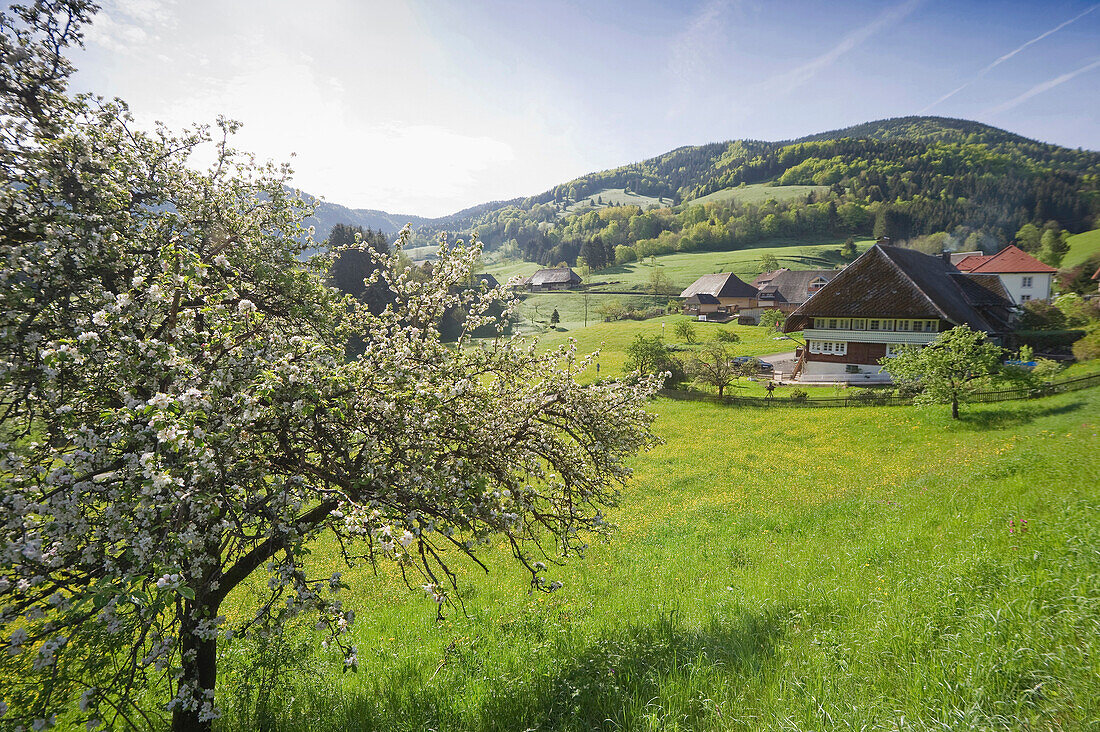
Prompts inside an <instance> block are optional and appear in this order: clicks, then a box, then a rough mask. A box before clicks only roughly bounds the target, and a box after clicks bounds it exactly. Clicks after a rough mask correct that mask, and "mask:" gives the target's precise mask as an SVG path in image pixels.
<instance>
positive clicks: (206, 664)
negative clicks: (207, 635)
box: [172, 603, 218, 732]
mask: <svg viewBox="0 0 1100 732" xmlns="http://www.w3.org/2000/svg"><path fill="white" fill-rule="evenodd" d="M216 610H217V609H216V608H214V611H215V612H214V613H211V614H210V617H213V615H214V614H216ZM194 617H195V612H194V608H193V606H191V605H190V603H189V606H188V609H187V619H186V620H184V621H183V626H182V627H181V628H180V648H181V651H182V656H183V662H182V669H183V676H182V677H181V679H180V683H185V684H188V685H189V686H190V687H191V688H192V689H193V690H196V691H194V695H193V696H192V700H193V701H194V702H196V703H195V704H194V705H193V706H194V707H195V708H193V709H184V708H183V707H182V706H177V707H176V708H175V709H173V710H172V732H211V730H212V729H213V726H214V720H213V719H203V717H204V716H209V715H204V714H203V711H204V710H203V707H204V706H206V705H207V704H209V705H210V707H213V704H214V697H213V695H212V694H211V695H210V696H206V695H205V694H204V693H203V692H204V691H205V690H210V691H211V692H213V691H214V689H215V685H216V683H217V679H218V641H217V639H214V638H211V639H209V640H207V639H204V638H199V637H198V636H197V635H195V632H194V631H195V629H196V625H197V622H198V621H197V620H194V619H193V618H194Z"/></svg>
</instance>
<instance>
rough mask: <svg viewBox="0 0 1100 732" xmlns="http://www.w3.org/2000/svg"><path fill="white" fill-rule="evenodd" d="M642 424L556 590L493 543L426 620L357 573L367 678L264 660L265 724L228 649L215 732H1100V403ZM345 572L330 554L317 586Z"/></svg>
mask: <svg viewBox="0 0 1100 732" xmlns="http://www.w3.org/2000/svg"><path fill="white" fill-rule="evenodd" d="M653 409H654V411H655V412H656V414H657V415H658V421H657V423H656V430H657V432H658V433H659V434H660V435H661V437H662V438H663V439H664V441H665V442H664V444H663V445H661V446H659V447H657V448H655V449H654V450H653V451H652V452H650V453H649V454H647V455H644V456H641V457H639V458H638V459H636V460H635V466H636V471H637V472H636V476H635V479H634V480H633V481H632V482H631V483H630V484H629V485H628V486H627V487H626V488H625V490H624V492H623V496H622V501H621V507H620V508H618V509H615V510H613V511H612V512H611V514H610V515H609V518H610V519H611V520H613V521H614V522H616V523H617V524H618V525H619V527H620V531H619V533H618V535H617V536H616V537H615V538H614V539H613V540H612V541H611V542H610V543H597V544H596V545H594V546H592V547H591V548H590V550H589V551H588V553H587V555H586V556H585V557H584V558H583V559H581V560H573V561H571V562H570V563H569V564H568V565H567V566H565V567H563V568H560V569H557V570H555V571H554V576H555V578H558V579H561V580H563V581H564V583H565V585H564V588H563V589H561V590H559V591H558V592H556V593H554V594H552V595H543V594H535V595H532V594H528V592H527V590H526V587H527V585H526V583H525V581H524V578H523V577H522V575H521V573H519V572H517V571H515V570H514V569H513V568H511V566H510V565H508V564H507V563H506V562H505V561H504V557H505V555H506V553H507V552H506V551H505V550H504V548H503V547H500V548H497V549H495V550H492V551H490V562H489V563H490V566H491V568H492V569H491V572H490V573H489V574H488V575H485V574H483V573H481V572H480V571H478V570H476V569H475V568H473V567H468V568H467V569H466V570H465V571H463V572H462V573H461V582H462V584H463V586H464V587H465V588H466V589H465V591H464V595H463V600H464V603H465V608H466V612H465V613H463V612H460V611H455V610H452V611H450V612H449V613H448V615H447V618H446V619H445V620H444V621H442V622H436V621H435V619H434V618H435V606H434V604H433V603H432V602H430V601H429V600H428V599H427V598H424V597H423V596H422V595H421V594H419V593H410V592H409V591H408V590H406V589H405V587H404V586H403V584H402V583H401V582H400V579H399V578H398V577H397V576H396V575H395V574H394V573H393V572H392V571H390V570H388V569H387V568H385V567H383V568H381V570H380V572H379V574H378V575H377V576H375V575H374V574H373V573H372V572H371V571H370V570H369V569H366V568H364V569H359V570H355V571H353V572H351V573H349V574H347V575H345V579H347V580H348V581H349V582H350V584H351V587H352V589H351V590H350V591H349V592H348V593H347V596H346V597H345V598H344V602H345V603H346V604H347V605H349V606H351V607H353V608H354V609H355V610H356V612H357V616H358V619H357V621H356V627H355V630H354V640H355V643H356V644H357V646H358V649H359V671H358V673H356V674H342V673H341V669H340V665H341V664H340V663H339V661H338V660H336V659H334V658H332V657H330V656H327V655H324V654H323V653H320V652H318V653H320V655H313V654H312V652H308V651H303V650H301V649H297V650H296V648H297V646H295V645H294V643H290V644H287V645H286V646H285V647H282V646H280V647H278V648H276V649H275V650H274V651H269V654H268V656H267V658H270V659H276V658H279V659H282V663H284V664H286V667H287V672H288V677H287V678H288V681H287V682H286V684H285V685H283V686H277V687H274V689H273V690H272V693H271V694H270V696H269V699H268V701H267V702H266V704H265V705H264V711H265V715H264V716H263V717H261V718H257V717H255V716H252V715H251V714H250V712H249V711H248V710H250V709H251V702H250V700H251V699H252V698H253V696H254V694H255V682H256V678H255V677H254V676H252V675H248V673H247V670H246V669H247V668H248V666H247V664H246V663H245V660H246V659H247V656H245V655H236V654H234V653H227V654H226V656H227V657H228V658H229V659H231V662H230V663H229V664H227V668H226V671H225V673H224V674H222V676H221V677H220V678H221V680H222V682H221V693H220V696H221V700H222V703H223V705H224V706H225V708H226V712H227V718H226V719H224V720H223V721H222V722H220V723H219V726H220V727H221V728H222V729H251V728H256V727H260V726H263V725H264V723H265V722H266V723H267V724H266V728H268V729H287V730H290V729H294V730H306V729H309V730H410V731H411V730H425V729H435V730H444V729H446V730H528V729H529V730H591V729H602V730H756V729H789V730H834V729H913V730H926V729H1036V730H1039V729H1041V730H1053V729H1059V730H1076V729H1095V728H1096V726H1097V725H1098V724H1100V553H1098V552H1097V547H1098V546H1100V461H1098V460H1097V458H1096V455H1097V453H1098V450H1100V438H1098V433H1100V389H1093V390H1086V391H1082V392H1076V393H1072V394H1064V395H1061V396H1057V397H1052V398H1049V399H1044V400H1037V401H1033V402H1017V403H1006V404H997V405H983V406H971V407H966V408H964V413H963V419H962V420H960V421H957V422H953V421H952V420H951V419H950V418H949V416H948V415H947V412H946V410H945V409H931V410H923V411H922V410H917V409H914V408H906V407H898V408H877V409H876V408H852V409H838V410H828V411H827V412H824V413H823V412H821V411H817V410H799V409H791V408H778V409H772V410H752V409H731V408H723V407H716V406H711V405H704V404H696V403H677V402H670V401H666V400H658V401H657V402H655V403H654V407H653ZM872 425H873V427H872ZM1023 520H1026V522H1027V523H1026V525H1027V531H1026V532H1023V533H1021V530H1020V526H1021V523H1020V522H1021V521H1023ZM336 558H337V551H336V548H335V547H334V546H332V545H329V544H322V545H320V546H319V547H318V550H317V552H316V554H315V555H314V561H315V562H316V564H317V566H318V572H319V573H320V574H321V575H324V574H325V573H327V572H330V571H331V570H332V568H334V566H335V564H336ZM311 633H312V631H311V630H309V629H305V628H303V629H302V630H301V631H300V636H299V637H298V639H297V640H299V641H302V642H303V643H304V645H303V646H302V648H305V647H308V646H309V645H310V643H309V641H310V637H311ZM233 659H237V661H233ZM272 662H273V661H272ZM234 663H237V665H236V666H234V665H233V664H234ZM264 670H265V671H266V672H267V673H270V672H271V671H272V670H273V669H272V668H271V667H270V666H268V667H265V668H264Z"/></svg>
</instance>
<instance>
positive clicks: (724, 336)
mask: <svg viewBox="0 0 1100 732" xmlns="http://www.w3.org/2000/svg"><path fill="white" fill-rule="evenodd" d="M714 337H715V338H716V339H717V340H719V341H721V342H722V343H740V342H741V336H739V335H737V333H735V332H734V331H732V330H731V329H729V328H722V329H721V330H719V331H718V332H717V333H715V334H714Z"/></svg>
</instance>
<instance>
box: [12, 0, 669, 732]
mask: <svg viewBox="0 0 1100 732" xmlns="http://www.w3.org/2000/svg"><path fill="white" fill-rule="evenodd" d="M92 9H93V8H92V6H91V5H89V4H87V3H85V2H81V1H80V0H70V1H68V2H42V3H36V4H35V5H33V6H31V7H30V8H16V9H14V11H12V13H10V14H4V15H3V16H2V17H0V31H2V33H0V39H2V41H0V42H2V47H0V52H2V56H3V59H4V61H3V64H0V115H2V117H3V126H2V129H0V169H2V170H3V174H4V176H5V179H4V185H3V186H2V187H0V282H2V283H3V287H0V439H2V440H3V445H2V446H0V527H2V531H0V679H3V683H2V684H0V704H2V705H3V706H2V710H3V712H4V713H5V718H4V725H5V726H9V725H10V726H11V727H12V728H16V727H19V726H22V727H24V728H28V729H29V728H34V729H41V728H43V727H46V726H49V725H50V724H52V722H53V721H54V720H55V719H56V718H57V716H58V715H61V714H62V713H65V714H66V721H68V722H87V723H88V724H89V726H90V727H92V728H95V727H96V726H105V727H109V728H120V727H128V726H136V725H138V724H139V723H140V724H142V725H143V726H144V725H147V726H153V727H157V726H162V725H163V722H162V721H161V720H159V719H158V717H159V716H160V715H162V714H163V713H164V711H166V710H168V711H170V714H171V716H172V726H173V728H174V729H177V730H185V729H186V730H203V729H209V728H210V727H211V724H212V720H213V719H214V718H215V717H216V715H217V713H218V712H217V704H216V701H217V700H216V696H215V694H216V689H217V670H218V651H219V644H221V643H224V642H225V639H226V638H227V637H228V636H229V635H242V634H243V635H247V634H248V633H250V632H253V631H255V629H256V628H258V627H265V628H269V629H274V630H275V631H276V632H277V631H278V628H279V627H280V626H281V624H282V623H283V622H285V621H286V620H288V619H290V618H292V617H295V616H300V615H302V614H303V613H310V614H313V615H314V616H315V617H316V618H317V621H318V623H319V625H320V627H321V628H324V629H326V630H327V632H328V634H329V636H330V639H331V640H332V641H333V642H332V644H331V645H330V648H332V649H336V650H338V651H339V652H340V653H342V655H343V658H344V663H345V664H346V666H347V667H348V668H352V669H354V668H355V666H356V660H357V657H356V650H355V648H354V647H353V646H352V645H350V643H349V642H348V641H347V640H346V636H345V635H344V633H345V632H346V630H347V628H348V626H349V625H350V624H351V622H352V621H353V616H352V613H351V612H350V610H349V609H348V608H347V607H345V606H343V605H342V604H341V602H340V600H339V596H338V595H335V594H333V591H336V590H339V589H340V588H341V586H342V582H341V580H340V575H339V573H338V572H337V571H335V568H328V567H326V568H324V572H323V574H313V573H312V571H316V565H312V566H311V567H307V564H306V561H305V557H306V555H307V554H308V552H309V546H310V544H311V543H312V542H313V541H314V540H316V539H317V538H318V537H320V536H321V535H322V533H325V532H327V533H329V534H331V535H332V536H333V537H334V539H333V540H334V541H335V542H336V543H337V545H338V546H339V547H341V549H342V551H343V554H344V558H345V559H347V560H349V561H363V560H365V561H392V562H395V563H396V564H397V565H398V566H399V567H400V569H401V571H402V573H403V574H404V575H405V576H406V577H407V578H408V581H409V582H410V583H412V584H415V585H420V586H421V587H422V590H423V591H424V592H426V593H428V594H429V595H430V596H431V597H432V598H434V599H435V600H436V601H437V602H439V603H440V606H441V607H442V605H443V604H444V603H446V602H448V598H449V597H450V596H451V594H452V592H453V589H454V587H455V583H456V582H457V575H456V574H455V571H454V566H455V563H456V561H459V560H461V559H463V558H465V559H469V560H470V561H472V562H474V563H475V564H479V563H480V560H479V559H478V553H479V549H480V548H482V547H484V546H485V544H486V542H487V541H488V540H489V539H490V538H491V537H498V538H500V539H502V540H503V542H504V543H505V545H507V546H509V547H510V548H511V551H512V554H513V556H514V557H515V558H516V560H517V561H519V562H520V563H521V564H522V565H523V566H524V567H526V569H527V570H528V571H529V573H530V577H531V583H532V587H533V588H534V589H536V590H547V591H548V590H551V589H554V588H555V587H556V584H555V583H554V582H552V581H551V580H549V579H548V578H547V574H546V572H547V569H546V566H545V564H544V563H543V561H542V560H543V559H545V558H546V557H549V558H550V559H555V558H560V557H562V556H565V555H570V554H573V553H576V552H578V551H580V550H582V549H583V546H584V541H585V535H587V534H592V533H596V534H600V533H606V532H607V531H608V526H607V523H606V522H605V520H604V517H603V513H602V510H603V508H604V507H605V506H606V505H608V504H609V503H611V502H613V501H614V500H615V497H616V486H617V484H618V483H619V482H621V481H622V480H624V479H626V477H627V476H628V475H629V472H630V471H629V468H628V467H627V464H626V460H627V458H628V457H630V456H631V455H633V454H634V453H636V452H637V451H638V450H641V449H644V448H645V447H646V446H647V445H649V444H651V443H652V442H653V437H652V435H651V433H650V431H649V425H650V423H651V420H652V417H651V416H650V415H649V414H647V412H646V411H645V408H644V403H645V401H646V399H647V398H648V397H649V396H650V395H651V394H652V393H653V392H654V390H655V388H656V387H657V385H658V381H659V379H657V378H644V377H643V378H640V379H637V380H632V382H631V383H630V385H626V384H624V383H621V382H606V383H601V384H598V385H590V386H582V385H580V384H578V383H577V381H576V378H575V377H576V376H577V375H578V374H579V373H581V372H582V371H583V370H584V369H585V368H586V366H587V364H588V359H582V358H579V357H578V356H577V354H576V352H575V350H574V349H572V348H568V347H562V348H559V349H557V350H555V351H551V352H542V351H539V350H536V349H535V348H533V347H531V346H530V345H527V344H524V343H523V342H521V341H518V340H513V339H505V338H499V339H497V340H495V341H493V342H492V343H489V344H487V345H486V347H485V348H463V347H462V345H463V343H464V342H465V341H466V340H468V337H469V336H468V333H469V331H472V329H473V328H475V327H477V326H478V325H480V324H483V323H485V322H486V320H487V316H486V315H485V313H486V310H487V308H488V306H489V305H490V304H491V303H493V302H499V301H501V300H502V299H503V298H504V295H502V294H501V293H500V291H499V290H490V291H488V292H485V291H482V290H480V289H478V290H463V291H462V292H461V294H457V293H455V292H453V291H452V290H451V287H452V286H453V285H456V284H458V283H461V282H463V281H464V280H466V278H467V277H468V276H469V271H470V269H471V268H472V266H473V264H474V263H475V262H476V261H477V258H478V256H479V247H477V246H476V245H474V246H456V247H449V246H446V245H445V244H444V245H443V246H441V248H440V257H439V261H438V262H437V263H436V265H435V266H434V267H433V268H432V269H431V271H430V272H429V273H424V274H425V276H424V279H423V280H420V279H418V278H415V277H412V276H411V272H410V271H408V270H405V271H401V272H396V271H395V270H396V269H397V260H396V258H395V257H394V256H393V255H379V256H380V257H381V260H380V261H381V262H382V266H381V267H380V268H379V272H380V273H382V276H383V277H384V278H385V280H386V282H387V283H388V287H389V289H390V290H391V293H392V298H393V302H394V305H393V307H391V308H387V309H385V310H384V311H382V312H378V313H376V312H372V311H371V309H370V308H369V307H367V305H366V304H364V303H362V302H360V301H358V300H356V299H355V298H352V297H346V296H342V295H340V294H339V293H337V292H336V291H335V290H332V289H330V288H328V287H326V286H325V285H324V284H323V278H324V276H325V273H326V272H327V270H328V267H329V264H330V261H329V260H322V261H319V262H316V263H314V264H313V265H308V266H307V265H303V264H302V263H301V262H300V261H299V259H298V255H299V254H300V253H301V252H302V251H303V248H304V246H305V245H306V244H310V243H311V242H310V237H309V236H308V235H307V233H306V232H303V230H302V226H301V221H302V219H303V217H305V216H306V215H308V213H309V209H308V207H307V206H306V205H305V204H304V203H303V202H302V200H301V199H300V198H298V197H297V196H295V195H292V194H291V193H289V192H288V189H287V187H286V185H285V184H286V183H287V181H288V178H287V176H288V175H289V170H288V169H287V168H285V167H280V166H273V165H261V166H257V165H255V164H254V163H253V162H252V161H251V159H250V158H249V157H248V156H246V155H241V154H239V153H237V152H236V151H234V150H233V149H232V147H231V146H230V140H231V136H232V133H233V131H234V130H235V129H236V125H235V124H233V123H230V122H222V123H220V124H219V126H218V128H217V136H216V138H214V140H213V145H214V147H215V151H214V154H213V156H212V157H213V160H214V163H213V165H212V167H210V168H209V169H208V170H206V171H203V172H199V171H196V170H193V169H191V168H190V167H188V164H187V161H188V158H189V156H190V155H191V154H192V153H193V152H195V151H196V150H197V149H199V148H200V147H202V146H204V145H207V144H210V143H211V134H210V131H209V130H207V129H205V128H199V129H195V130H190V131H186V132H184V133H181V134H171V133H169V132H168V131H167V130H165V129H162V128H158V129H156V130H155V131H153V132H142V131H140V130H139V129H137V127H136V126H135V125H134V124H133V122H132V120H131V119H130V117H129V115H128V114H127V112H126V108H125V106H124V105H122V104H121V103H118V102H104V101H100V100H97V99H93V98H87V97H81V98H73V97H70V96H68V95H67V94H66V91H65V84H66V77H67V76H68V74H69V73H70V71H71V69H70V67H69V66H68V64H67V63H66V61H65V59H64V58H63V57H62V56H61V53H62V51H63V50H64V49H65V48H66V47H67V46H71V45H72V44H73V43H77V42H79V39H80V36H79V29H80V27H81V26H82V24H84V23H85V22H87V21H88V20H89V16H90V14H91V12H92ZM303 242H304V243H303ZM454 307H462V308H465V309H467V310H468V311H469V313H470V315H469V316H468V317H467V318H466V321H465V322H466V328H467V330H466V331H465V332H464V335H463V336H462V339H461V340H460V343H459V347H457V348H454V347H449V346H447V345H445V344H443V343H442V342H441V341H440V338H439V335H438V331H437V328H436V324H437V322H438V319H439V318H440V317H441V315H442V314H443V313H444V312H445V311H446V310H447V309H448V308H454ZM352 334H357V335H359V336H360V337H361V338H362V339H363V341H364V343H366V344H367V345H366V348H365V349H364V352H363V353H362V354H361V355H359V356H357V357H355V358H352V359H350V360H345V354H344V344H345V342H346V340H347V338H348V336H349V335H352ZM311 570H312V571H311ZM251 577H258V578H260V579H261V580H262V581H260V582H255V583H252V584H253V585H254V586H255V587H257V588H264V590H263V591H262V592H263V593H266V594H261V597H260V602H259V603H258V605H257V607H256V611H255V617H252V618H246V619H244V620H243V621H240V622H235V623H230V622H228V621H227V620H226V618H225V617H224V616H223V615H222V613H221V608H222V605H223V603H224V602H225V600H226V598H227V596H228V595H229V594H230V593H232V592H234V590H235V589H236V588H237V587H239V586H240V585H241V583H242V582H244V581H245V580H246V579H248V578H251ZM158 698H159V700H160V702H161V703H160V705H159V707H157V706H153V707H151V706H149V704H148V700H150V699H158Z"/></svg>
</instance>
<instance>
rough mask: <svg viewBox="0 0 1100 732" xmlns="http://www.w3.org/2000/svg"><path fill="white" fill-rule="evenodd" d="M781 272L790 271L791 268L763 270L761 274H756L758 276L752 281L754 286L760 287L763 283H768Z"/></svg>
mask: <svg viewBox="0 0 1100 732" xmlns="http://www.w3.org/2000/svg"><path fill="white" fill-rule="evenodd" d="M780 272H790V270H789V269H787V268H786V267H780V268H779V269H773V270H772V271H770V272H761V273H760V274H758V275H756V278H755V279H754V280H753V281H752V286H753V287H760V286H761V285H766V284H768V283H769V282H771V281H772V280H773V279H775V276H776V275H777V274H779V273H780Z"/></svg>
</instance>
